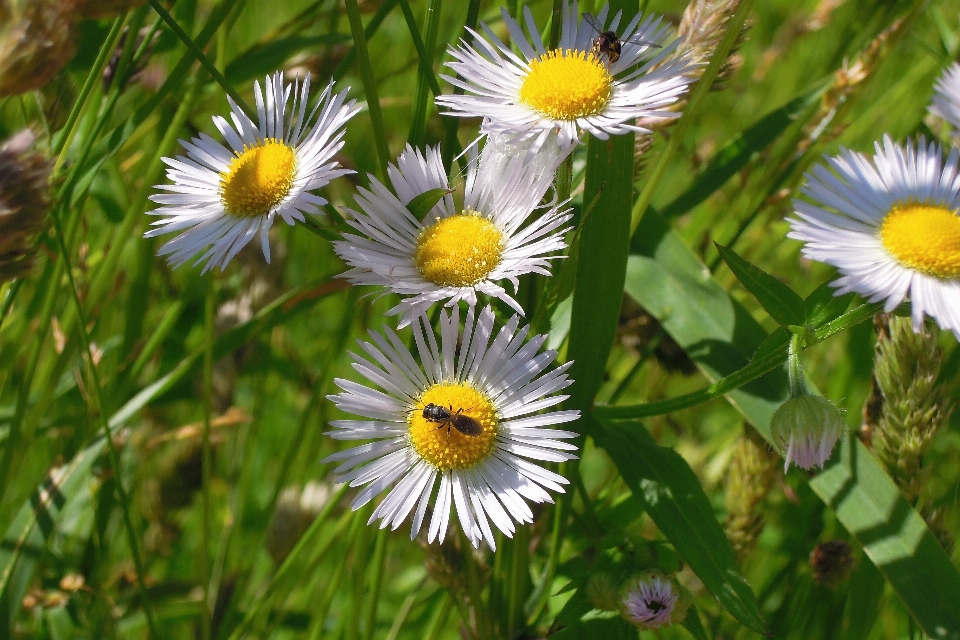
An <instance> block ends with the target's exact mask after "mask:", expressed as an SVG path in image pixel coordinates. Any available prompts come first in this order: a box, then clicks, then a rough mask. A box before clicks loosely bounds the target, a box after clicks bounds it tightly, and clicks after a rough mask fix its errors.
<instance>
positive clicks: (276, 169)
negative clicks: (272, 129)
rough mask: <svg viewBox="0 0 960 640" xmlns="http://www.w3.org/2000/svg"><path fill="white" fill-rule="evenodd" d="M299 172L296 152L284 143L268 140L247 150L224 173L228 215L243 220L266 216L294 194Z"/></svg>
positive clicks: (223, 197)
mask: <svg viewBox="0 0 960 640" xmlns="http://www.w3.org/2000/svg"><path fill="white" fill-rule="evenodd" d="M296 169H297V157H296V155H295V154H294V152H293V149H291V148H290V147H288V146H287V145H286V144H285V143H284V142H282V141H280V140H275V139H273V138H267V139H266V140H264V141H263V143H262V144H260V145H257V146H254V147H244V151H243V153H242V154H240V155H239V156H237V157H236V158H234V159H233V161H231V162H230V167H229V168H228V169H227V170H226V171H225V172H223V173H221V174H220V200H221V202H223V206H224V207H225V208H226V210H227V212H228V213H230V214H232V215H234V216H237V217H240V218H253V217H256V216H262V215H266V214H267V213H269V212H270V210H271V209H272V208H273V207H275V206H277V205H278V204H280V202H282V201H283V199H284V198H285V197H286V196H287V194H288V193H289V192H290V187H291V186H292V185H293V178H294V176H295V175H296Z"/></svg>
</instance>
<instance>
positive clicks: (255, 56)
mask: <svg viewBox="0 0 960 640" xmlns="http://www.w3.org/2000/svg"><path fill="white" fill-rule="evenodd" d="M344 42H350V36H348V35H346V34H340V33H325V34H322V35H317V36H290V37H287V38H280V39H278V40H272V41H270V42H265V43H261V44H257V45H255V46H254V47H252V48H251V49H248V50H247V51H245V52H244V53H242V54H240V55H239V56H237V57H236V58H234V59H233V61H232V62H231V63H230V64H228V65H227V70H226V72H225V73H224V74H223V75H224V76H225V77H226V79H227V82H230V83H231V84H239V83H241V82H246V81H247V80H250V79H251V78H260V79H261V80H262V79H263V76H265V75H267V74H271V73H273V72H274V71H276V70H277V69H280V68H281V67H283V64H284V63H285V62H286V61H287V60H289V59H290V58H292V57H293V56H294V55H296V54H298V53H300V52H301V51H303V50H305V49H315V48H317V47H321V46H323V45H331V44H343V43H344Z"/></svg>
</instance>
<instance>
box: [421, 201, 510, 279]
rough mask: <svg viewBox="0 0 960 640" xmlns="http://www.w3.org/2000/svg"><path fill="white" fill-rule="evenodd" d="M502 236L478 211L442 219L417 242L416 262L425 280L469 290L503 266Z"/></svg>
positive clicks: (428, 228)
mask: <svg viewBox="0 0 960 640" xmlns="http://www.w3.org/2000/svg"><path fill="white" fill-rule="evenodd" d="M503 240H504V238H503V233H502V232H501V231H500V229H499V228H497V225H495V224H494V223H493V222H491V221H490V220H488V219H486V218H484V217H483V216H481V215H480V214H478V213H476V212H475V211H470V210H467V211H464V212H463V213H462V214H460V215H456V216H449V217H447V218H440V219H438V220H437V221H436V222H435V223H433V224H432V225H430V226H429V227H427V228H425V229H424V230H423V231H422V232H421V233H420V238H419V240H417V249H416V253H415V255H414V260H415V262H416V265H417V269H418V270H419V271H420V273H421V275H423V277H424V278H426V279H427V280H429V281H430V282H433V283H434V284H438V285H441V286H452V287H468V286H471V285H474V284H476V283H478V282H480V281H481V280H483V279H484V278H485V277H486V276H487V274H489V273H490V272H491V271H493V270H494V268H496V266H497V265H498V264H500V257H501V255H502V254H503V249H504V246H503V245H504V242H503Z"/></svg>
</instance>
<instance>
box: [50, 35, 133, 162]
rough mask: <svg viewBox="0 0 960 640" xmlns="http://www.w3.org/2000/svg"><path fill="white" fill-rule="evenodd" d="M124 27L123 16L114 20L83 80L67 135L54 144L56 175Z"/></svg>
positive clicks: (71, 114)
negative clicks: (81, 115)
mask: <svg viewBox="0 0 960 640" xmlns="http://www.w3.org/2000/svg"><path fill="white" fill-rule="evenodd" d="M122 29H123V17H122V16H121V17H119V18H117V19H116V20H114V21H113V26H112V27H110V32H109V33H108V34H107V39H106V40H105V41H104V43H103V46H102V47H100V52H99V53H98V54H97V59H96V60H95V61H94V63H93V67H91V69H90V73H89V74H87V78H86V80H84V81H83V87H81V88H80V94H79V95H78V96H77V99H76V101H75V102H74V103H73V107H72V108H71V109H70V115H68V116H67V121H66V123H65V124H64V125H63V131H64V132H66V135H63V136H61V137H60V138H59V139H58V140H57V141H56V142H55V143H54V145H53V149H52V151H53V153H55V154H57V161H56V163H55V164H54V166H53V175H54V176H56V175H57V174H58V172H59V170H60V167H61V166H62V165H63V161H64V160H66V153H67V151H68V150H69V149H70V143H71V142H72V141H73V138H74V136H76V135H77V131H78V128H77V126H76V125H77V121H78V120H79V119H80V113H81V112H82V111H83V108H84V107H85V106H86V104H87V98H88V97H89V96H90V92H91V91H92V90H93V88H94V87H95V86H96V83H97V82H99V81H101V79H102V78H103V68H104V67H106V66H107V61H108V60H110V56H111V55H112V54H113V52H114V51H115V50H116V47H117V41H118V40H119V38H120V33H121V30H122Z"/></svg>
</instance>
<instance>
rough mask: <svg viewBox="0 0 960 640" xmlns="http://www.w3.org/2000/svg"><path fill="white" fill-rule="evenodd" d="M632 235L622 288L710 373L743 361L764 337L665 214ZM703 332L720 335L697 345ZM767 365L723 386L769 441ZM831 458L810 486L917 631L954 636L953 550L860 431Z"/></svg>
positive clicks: (853, 315) (957, 624) (778, 395)
mask: <svg viewBox="0 0 960 640" xmlns="http://www.w3.org/2000/svg"><path fill="white" fill-rule="evenodd" d="M639 236H640V238H641V239H642V242H641V243H639V245H638V246H639V247H640V250H641V252H642V253H643V255H640V256H632V257H631V259H630V265H628V275H627V283H626V290H627V292H628V293H629V294H630V295H631V296H632V297H634V298H635V299H636V300H637V302H639V303H640V304H642V305H643V306H644V307H645V308H646V309H647V310H648V311H649V312H650V313H651V314H653V315H654V317H656V318H657V319H658V320H659V321H660V322H661V323H662V324H663V327H664V329H666V331H667V333H669V334H670V336H671V337H673V339H674V340H676V341H677V343H678V344H680V346H681V347H683V348H684V349H685V350H686V351H687V353H688V354H689V355H690V357H691V358H693V359H694V361H696V362H697V364H698V366H699V367H700V368H701V370H702V371H703V372H704V374H705V375H707V377H708V378H710V379H711V380H717V379H720V378H723V377H724V376H728V375H730V374H732V373H735V372H736V371H737V370H738V369H740V368H742V363H743V361H744V360H745V359H746V353H749V352H752V351H755V350H756V347H757V346H759V344H760V343H761V342H763V341H764V340H765V339H766V337H767V336H766V335H765V332H764V331H763V329H762V328H761V327H760V326H759V324H758V323H757V322H756V320H754V319H753V318H752V317H751V316H749V314H738V313H736V311H735V309H736V303H735V302H734V301H733V300H732V299H731V298H729V296H727V299H726V302H724V301H723V300H721V299H720V298H719V297H717V296H718V292H722V291H723V290H722V288H721V287H720V285H719V284H718V283H716V282H715V281H714V280H712V279H711V278H710V277H709V274H708V272H707V271H706V270H705V269H704V267H703V265H702V264H700V262H699V260H698V259H697V257H696V256H695V255H694V253H693V252H692V251H691V250H690V248H689V247H687V246H686V245H685V244H684V243H683V241H682V240H681V239H680V238H679V236H678V235H677V234H676V233H675V232H674V231H672V230H670V229H669V227H668V226H667V225H666V223H665V222H664V221H663V220H662V218H659V217H658V216H656V215H655V214H653V213H652V212H649V213H648V214H647V215H646V216H645V217H644V218H643V221H642V225H641V229H640V230H639ZM837 304H840V303H839V302H838V303H837ZM881 308H882V305H879V304H861V305H860V306H858V307H856V308H854V309H851V310H850V311H848V312H847V313H845V314H844V315H842V316H840V317H838V318H836V319H834V320H830V321H828V322H826V323H825V324H823V325H821V326H820V327H818V328H817V330H816V331H815V340H816V341H817V342H819V341H822V340H826V339H827V338H829V337H830V336H832V335H835V334H836V333H839V332H840V331H844V330H846V329H848V328H850V327H851V326H853V325H855V324H857V323H860V322H864V321H866V320H869V319H870V318H872V317H873V315H874V314H876V313H877V312H878V311H879V310H880V309H881ZM734 336H736V338H735V339H734ZM705 340H713V341H715V342H716V343H718V344H716V345H715V349H712V350H710V349H704V348H703V346H702V343H703V342H704V341H705ZM719 343H722V344H719ZM716 352H724V353H727V354H728V355H729V359H728V360H724V359H717V358H715V357H712V356H713V355H714V354H715V353H716ZM774 373H775V374H776V375H773V374H768V375H767V376H764V377H763V378H760V379H758V380H756V381H754V382H753V383H751V384H750V385H748V386H746V387H744V388H741V389H738V390H737V391H732V392H730V393H729V395H728V399H729V400H730V401H731V403H732V404H733V406H734V407H735V408H736V409H737V410H738V411H739V412H740V413H741V414H742V415H743V416H744V418H746V419H747V420H748V421H749V422H750V424H751V425H753V427H754V428H755V429H756V430H757V431H758V432H759V433H761V434H762V435H763V436H764V437H765V438H767V440H768V441H770V418H771V416H772V415H773V412H774V411H775V410H776V409H777V407H778V406H779V404H780V403H782V401H783V399H785V397H786V385H785V376H784V375H783V371H782V369H780V370H778V371H776V372H774ZM780 376H782V379H783V387H780V386H779V384H780V383H779V382H778V380H779V379H780ZM611 409H613V408H611ZM602 413H603V412H601V411H599V410H597V411H595V412H594V415H595V416H596V417H601V418H602ZM833 460H834V462H833V464H831V465H830V466H829V467H828V468H827V469H826V470H824V471H823V472H822V473H820V474H819V475H817V476H815V477H814V478H813V479H812V480H811V481H810V487H811V488H812V489H813V490H814V491H815V492H816V493H817V495H818V496H819V497H820V499H821V500H823V501H824V502H825V503H827V504H828V505H830V507H832V508H833V509H834V511H835V512H836V514H837V518H838V519H839V521H840V523H841V524H843V526H844V527H845V528H846V529H847V531H849V532H850V533H851V535H853V536H854V537H855V538H856V539H857V540H858V541H859V542H860V544H861V545H862V546H863V549H864V552H865V553H866V554H867V556H868V557H869V558H870V560H871V561H872V562H873V563H874V565H876V567H877V568H878V569H879V570H880V572H881V573H882V574H883V575H884V577H885V578H886V579H887V581H888V582H889V583H890V585H891V586H892V587H893V589H894V590H895V591H896V592H897V594H898V595H899V596H900V598H901V599H902V600H903V601H904V603H905V604H906V605H907V608H908V609H909V610H910V611H911V613H912V614H913V615H914V617H915V619H916V621H917V623H918V624H919V625H920V627H921V628H922V629H923V631H924V633H926V634H927V635H929V636H930V637H931V638H937V639H940V638H943V639H950V640H955V639H956V640H960V573H958V571H957V568H956V567H955V566H954V565H953V564H952V562H951V561H950V557H949V556H948V555H947V554H946V552H944V551H943V549H942V548H941V547H940V546H939V545H938V544H937V542H936V540H935V538H934V536H933V534H932V533H931V532H930V530H929V529H928V528H927V526H926V524H925V523H924V521H923V519H922V518H921V517H920V515H919V514H918V513H917V512H916V511H915V510H914V509H913V508H912V507H911V506H910V505H909V503H908V502H907V501H906V500H905V499H904V498H903V496H902V495H901V494H900V492H899V491H898V490H897V488H896V486H895V485H894V484H893V482H892V481H891V480H890V478H889V477H887V475H886V473H884V471H883V469H882V468H881V467H880V465H879V463H878V462H877V461H876V460H875V459H874V458H873V456H872V455H871V454H870V452H869V451H868V450H867V449H866V447H864V446H863V444H862V443H861V442H860V441H859V440H857V439H856V438H854V437H853V436H852V435H851V436H848V437H847V438H846V439H845V440H844V441H843V443H842V448H841V452H840V454H839V455H836V454H835V455H834V456H833Z"/></svg>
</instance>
